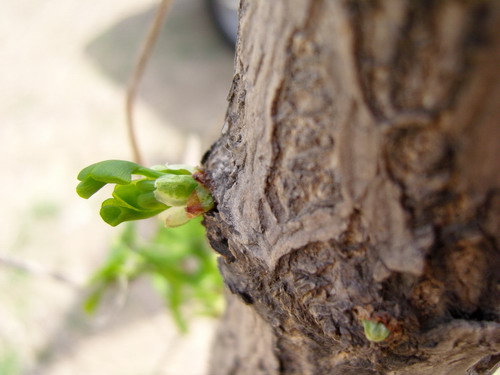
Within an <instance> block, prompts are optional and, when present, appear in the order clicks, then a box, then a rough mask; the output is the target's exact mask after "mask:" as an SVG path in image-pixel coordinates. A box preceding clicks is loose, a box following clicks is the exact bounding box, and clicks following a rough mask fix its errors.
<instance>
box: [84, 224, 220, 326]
mask: <svg viewBox="0 0 500 375" xmlns="http://www.w3.org/2000/svg"><path fill="white" fill-rule="evenodd" d="M140 276H149V277H150V278H151V281H152V283H153V285H154V287H155V288H156V289H157V290H158V292H159V293H160V294H161V295H162V297H163V298H164V300H165V302H166V305H167V307H168V308H169V309H170V311H171V312H172V315H173V317H174V319H175V321H176V323H177V325H178V326H179V328H180V329H181V331H186V329H187V324H186V318H185V314H184V313H183V311H184V309H183V307H184V306H187V305H188V304H189V305H190V306H196V308H197V312H199V313H202V314H209V315H216V314H218V313H220V311H221V310H222V304H223V299H222V285H223V284H222V279H221V276H220V274H219V271H218V269H217V266H216V261H215V255H214V253H213V251H211V249H210V248H209V246H208V244H207V241H206V238H205V229H204V228H203V226H202V225H201V218H197V219H194V220H191V221H190V222H189V223H187V224H185V225H183V226H181V227H177V228H159V229H158V231H157V232H156V234H155V235H154V236H153V238H151V239H150V240H149V241H144V240H143V239H141V238H139V236H138V234H137V231H136V224H134V223H128V224H127V226H126V227H125V228H124V230H123V232H122V233H121V235H120V236H119V237H118V238H117V239H116V241H115V243H114V244H113V246H112V247H111V249H110V252H109V256H108V258H107V260H106V261H105V262H104V264H103V265H102V266H101V267H100V268H99V269H98V270H97V271H96V272H95V273H94V275H93V276H92V278H91V281H90V293H89V295H88V297H87V299H86V301H85V303H84V309H85V311H87V312H88V313H92V312H94V311H95V310H96V308H97V307H98V305H99V303H100V301H101V299H102V297H103V295H104V293H105V292H106V290H108V289H109V288H110V287H112V286H114V285H116V284H117V283H119V282H121V281H126V282H131V281H133V280H135V279H137V278H138V277H140Z"/></svg>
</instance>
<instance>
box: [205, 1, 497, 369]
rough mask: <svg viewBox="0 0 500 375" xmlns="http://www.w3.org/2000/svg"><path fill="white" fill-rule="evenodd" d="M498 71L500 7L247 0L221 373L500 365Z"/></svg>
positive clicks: (219, 192)
mask: <svg viewBox="0 0 500 375" xmlns="http://www.w3.org/2000/svg"><path fill="white" fill-rule="evenodd" d="M499 67H500V2H499V1H494V0H492V1H472V0H470V1H465V0H463V1H458V0H448V1H424V0H419V1H414V0H407V1H403V0H379V1H361V0H358V1H354V0H272V1H269V0H243V1H242V3H241V6H240V35H239V42H238V46H237V55H236V59H235V75H234V80H233V86H232V88H231V92H230V94H229V107H228V112H227V117H226V124H225V126H224V129H223V132H222V136H221V138H220V139H219V141H218V142H216V144H215V145H214V146H213V147H212V148H211V150H210V151H209V152H208V153H207V155H206V156H205V158H204V167H205V169H206V171H207V174H208V176H209V178H210V181H211V188H212V190H213V194H214V197H215V200H216V202H217V209H216V210H215V211H214V212H212V213H209V214H207V215H206V217H205V224H206V227H207V231H208V236H209V240H210V241H211V244H212V246H213V247H214V249H215V250H216V251H217V252H219V253H220V254H221V257H220V258H219V265H220V269H221V272H222V274H223V276H224V279H225V283H226V285H227V287H228V289H229V290H230V291H231V292H232V293H233V295H229V296H228V299H229V308H228V311H227V313H226V316H225V318H224V319H223V321H222V323H221V328H220V331H219V334H218V338H217V339H216V341H215V343H214V345H215V349H214V358H213V364H212V370H211V374H213V375H230V374H231V375H236V374H237V375H246V374H248V375H258V374H269V375H271V374H272V375H277V374H280V375H292V374H294V375H299V374H300V375H309V374H311V375H312V374H318V375H322V374H344V375H345V374H357V375H362V374H370V375H371V374H392V375H396V374H398V375H399V374H413V375H415V374H433V375H434V374H437V375H439V374H491V373H492V372H493V371H494V369H495V367H496V366H497V363H498V361H499V359H500V355H499V353H500V324H499V318H500V306H499V302H500V298H499V297H500V272H499V271H498V270H499V269H500V173H498V172H499V170H498V162H499V161H500V147H499V139H500V126H499V121H500V80H499V74H498V73H499ZM246 305H248V306H246ZM363 319H367V320H372V321H377V322H383V323H384V324H385V326H386V327H388V328H389V329H390V331H391V334H390V336H389V337H388V338H387V339H386V340H384V341H382V342H379V343H374V342H370V341H368V340H367V338H366V337H365V334H364V331H363V326H362V324H361V321H362V320H363Z"/></svg>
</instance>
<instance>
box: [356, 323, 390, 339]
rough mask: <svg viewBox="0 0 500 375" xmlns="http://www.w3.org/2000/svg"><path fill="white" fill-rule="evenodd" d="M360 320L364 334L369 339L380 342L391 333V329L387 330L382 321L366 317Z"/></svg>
mask: <svg viewBox="0 0 500 375" xmlns="http://www.w3.org/2000/svg"><path fill="white" fill-rule="evenodd" d="M361 322H362V323H363V328H364V330H365V336H366V338H367V339H368V340H370V341H373V342H381V341H384V340H385V339H386V338H388V337H389V335H390V334H391V331H389V329H388V328H387V327H386V326H385V324H383V323H378V322H373V321H371V320H367V319H363V320H362V321H361Z"/></svg>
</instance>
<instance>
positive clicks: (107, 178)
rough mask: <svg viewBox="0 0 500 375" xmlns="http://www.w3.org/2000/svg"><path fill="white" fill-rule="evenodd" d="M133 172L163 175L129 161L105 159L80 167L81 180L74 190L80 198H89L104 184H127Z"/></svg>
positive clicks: (155, 176)
mask: <svg viewBox="0 0 500 375" xmlns="http://www.w3.org/2000/svg"><path fill="white" fill-rule="evenodd" d="M134 174H135V175H141V176H145V177H149V178H152V179H155V178H158V177H160V176H162V175H164V173H162V172H159V171H155V170H153V169H149V168H145V167H142V166H140V165H138V164H135V163H132V162H130V161H125V160H105V161H101V162H99V163H95V164H92V165H89V166H88V167H86V168H84V169H82V171H81V172H80V173H79V174H78V180H80V181H82V182H81V183H80V184H78V186H77V188H76V191H77V193H78V195H80V196H81V197H82V198H89V197H90V196H92V195H93V194H94V193H96V192H97V191H98V190H99V189H101V188H102V187H103V186H104V185H105V184H110V183H113V184H120V185H125V184H129V183H130V182H131V181H132V175H134Z"/></svg>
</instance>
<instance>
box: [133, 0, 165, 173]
mask: <svg viewBox="0 0 500 375" xmlns="http://www.w3.org/2000/svg"><path fill="white" fill-rule="evenodd" d="M171 2H172V0H162V1H161V3H160V5H159V6H158V9H157V11H156V14H155V18H154V20H153V23H152V24H151V27H150V29H149V32H148V35H147V36H146V39H145V41H144V43H143V45H142V48H141V52H140V54H139V59H138V60H137V63H136V65H135V68H134V71H133V73H132V77H131V79H130V82H129V84H128V87H127V94H126V100H125V109H126V121H127V133H128V139H129V142H130V147H131V149H132V157H133V160H134V162H136V163H137V164H143V163H142V157H141V153H140V150H139V146H138V142H137V137H136V134H135V126H134V103H135V97H136V94H137V89H138V87H139V84H140V82H141V78H142V75H143V74H144V71H145V69H146V64H147V62H148V60H149V58H150V56H151V53H152V51H153V47H154V45H155V42H156V39H157V38H158V34H159V32H160V30H161V26H162V25H163V20H164V19H165V16H166V15H167V13H168V9H169V7H170V4H171Z"/></svg>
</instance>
